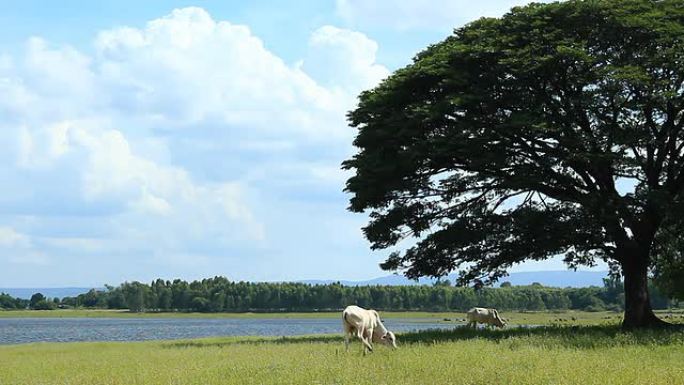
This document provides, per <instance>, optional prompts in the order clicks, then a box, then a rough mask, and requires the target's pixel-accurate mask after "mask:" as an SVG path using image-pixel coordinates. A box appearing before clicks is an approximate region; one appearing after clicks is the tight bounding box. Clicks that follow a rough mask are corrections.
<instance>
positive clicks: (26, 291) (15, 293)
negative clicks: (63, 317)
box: [0, 287, 91, 299]
mask: <svg viewBox="0 0 684 385" xmlns="http://www.w3.org/2000/svg"><path fill="white" fill-rule="evenodd" d="M90 289H91V288H89V287H52V288H0V293H7V294H9V295H11V296H12V297H15V298H24V299H30V298H31V296H32V295H33V294H35V293H41V294H42V295H44V296H46V297H47V298H54V297H58V298H60V299H61V298H64V297H75V296H77V295H79V294H83V293H87V292H88V290H90Z"/></svg>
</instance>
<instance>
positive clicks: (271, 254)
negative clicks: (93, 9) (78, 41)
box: [0, 8, 388, 283]
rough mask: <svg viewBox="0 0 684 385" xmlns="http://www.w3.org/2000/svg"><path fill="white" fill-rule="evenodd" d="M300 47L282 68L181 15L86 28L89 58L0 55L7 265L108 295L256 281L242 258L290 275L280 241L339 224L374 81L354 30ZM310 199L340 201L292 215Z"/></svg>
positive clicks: (37, 50)
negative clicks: (153, 283)
mask: <svg viewBox="0 0 684 385" xmlns="http://www.w3.org/2000/svg"><path fill="white" fill-rule="evenodd" d="M306 43H307V42H302V44H303V45H305V44H306ZM308 44H309V45H308V53H307V54H306V56H305V57H304V58H303V63H299V64H292V65H288V64H287V63H285V62H284V61H283V60H282V59H281V58H280V57H278V56H277V55H275V54H273V53H272V52H270V51H269V50H268V49H266V48H265V46H264V44H263V42H262V41H261V40H260V39H259V38H258V37H256V36H255V35H254V34H252V32H251V31H250V29H249V28H247V27H246V26H241V25H235V24H232V23H229V22H227V21H216V20H214V19H213V18H212V17H211V16H210V15H209V14H208V13H207V12H206V11H204V10H202V9H200V8H185V9H179V10H175V11H173V12H172V13H171V14H169V15H167V16H165V17H162V18H160V19H156V20H152V21H150V22H149V23H147V24H146V25H145V26H144V28H132V27H122V28H116V29H112V30H106V31H102V32H100V33H99V34H98V35H97V37H96V38H95V42H94V46H95V50H94V51H95V53H94V54H88V53H85V52H82V51H79V50H77V49H75V48H73V47H70V46H54V45H53V44H51V43H50V42H49V41H47V40H45V39H44V38H32V39H30V40H29V41H28V42H27V44H26V49H25V52H24V54H23V55H19V56H17V57H10V56H8V55H0V116H1V117H2V119H0V142H1V143H3V147H4V148H3V151H1V152H0V161H1V162H2V163H1V164H2V166H0V180H2V181H3V182H4V184H6V185H7V186H8V187H7V188H6V191H5V193H4V194H3V195H2V196H0V244H2V246H4V247H6V248H10V249H11V251H12V253H11V257H7V258H6V261H7V262H9V263H11V264H16V265H17V266H19V265H23V264H34V265H48V264H49V265H50V267H51V269H57V270H52V271H50V272H47V271H46V275H47V274H50V276H53V275H55V274H57V275H59V274H60V271H61V270H59V269H62V268H63V267H64V269H63V271H61V274H63V275H64V274H66V275H68V274H72V273H73V272H72V271H70V270H69V269H67V268H66V266H75V268H74V269H75V271H78V269H80V268H81V267H83V266H88V265H89V264H90V263H91V262H92V263H93V266H101V267H102V268H96V269H95V270H96V272H94V274H95V276H97V277H98V278H90V279H91V281H90V282H93V281H92V280H93V279H95V282H102V281H108V282H111V283H116V282H117V281H116V280H115V279H118V278H111V277H125V279H136V278H139V277H138V276H132V275H130V274H133V273H137V272H138V271H140V275H141V276H142V277H140V278H145V279H146V278H152V277H155V276H158V275H161V274H163V273H166V274H168V275H172V276H173V275H175V276H187V275H193V274H200V272H201V274H205V275H207V274H222V273H225V272H222V271H221V270H220V269H226V268H229V269H242V270H241V271H236V272H235V274H241V275H242V276H245V277H249V278H252V279H258V275H256V276H255V275H250V274H254V273H253V272H251V271H250V270H249V266H250V264H249V263H244V262H245V260H243V259H240V256H242V255H248V256H251V257H248V258H254V259H257V258H259V261H256V260H255V261H252V262H254V263H256V264H258V265H259V266H261V268H262V269H267V268H268V266H269V265H272V266H286V265H288V264H289V263H290V262H289V261H290V257H291V256H292V255H293V254H297V253H298V251H295V250H284V249H283V247H285V246H283V244H284V243H283V242H282V240H283V239H288V237H289V236H288V234H289V233H290V232H291V231H293V229H295V228H296V231H297V233H296V234H297V235H298V236H301V235H302V234H306V233H307V232H308V231H309V230H307V229H309V228H310V229H311V232H314V230H315V227H316V226H318V224H319V223H321V221H323V220H325V221H326V223H327V222H330V221H332V219H331V218H332V217H337V216H341V215H345V214H344V207H345V206H346V202H345V201H346V198H343V199H342V200H340V190H341V189H342V185H341V183H342V179H343V176H342V173H341V172H340V171H339V164H340V162H341V161H342V160H343V159H344V158H346V157H347V156H349V155H350V151H352V150H351V144H350V143H351V138H352V136H353V130H351V129H349V128H348V127H347V126H346V122H345V113H346V111H347V110H349V109H350V108H352V107H353V104H354V100H355V96H356V94H357V93H358V92H359V91H361V90H362V89H365V88H368V87H372V86H373V85H374V84H376V83H377V82H378V81H379V80H380V79H381V78H383V77H384V76H386V75H387V74H388V71H387V69H385V68H384V67H382V66H381V65H378V64H377V63H376V62H375V55H376V51H377V44H376V43H375V42H373V41H372V40H370V39H368V38H367V37H366V36H364V35H363V34H360V33H357V32H352V31H348V30H344V29H339V28H336V27H332V26H325V27H322V28H320V29H318V30H316V31H315V32H314V33H313V34H312V36H311V39H310V41H309V43H308ZM321 67H325V68H329V69H330V71H328V72H318V73H315V71H314V68H321ZM309 72H310V73H309ZM309 199H316V200H321V199H323V200H336V201H337V202H339V203H336V204H335V205H334V206H333V205H327V206H326V210H327V211H326V212H321V211H319V212H318V215H320V216H322V217H325V216H327V218H323V219H322V218H313V217H310V216H309V217H300V214H299V212H298V210H300V209H301V207H300V206H297V205H299V204H300V203H301V202H306V201H307V200H309ZM288 200H293V201H296V202H298V203H297V205H288V204H287V203H288ZM26 218H31V220H30V221H27V220H26ZM13 223H21V224H22V227H21V229H22V233H19V232H16V231H14V230H13V227H11V224H13ZM288 223H289V225H288ZM5 225H8V226H5ZM316 231H318V230H316ZM319 238H320V237H319ZM316 242H318V243H321V242H322V243H324V242H325V241H324V240H323V239H322V238H321V239H317V241H316ZM353 242H354V243H355V244H361V245H363V248H364V249H365V244H363V241H362V240H361V239H354V240H353ZM295 243H296V242H295ZM292 244H293V243H292V241H289V240H288V245H289V246H291V245H292ZM311 247H312V248H315V247H314V246H313V245H312V246H311ZM322 247H323V248H325V246H322ZM312 250H313V249H312ZM312 252H313V251H312ZM314 254H316V253H314ZM8 255H9V254H8ZM236 258H237V259H236ZM274 258H279V260H277V261H276V260H275V259H274ZM165 261H166V262H167V263H166V264H165ZM197 261H203V263H202V264H201V265H202V266H201V270H197V271H194V272H193V271H190V270H188V267H189V266H193V263H194V262H197ZM322 263H324V262H322ZM371 263H372V262H371ZM105 266H106V268H105ZM179 266H182V268H178V267H179ZM138 268H139V269H138ZM292 268H293V269H296V266H293V267H292ZM17 269H18V267H17ZM198 269H200V267H198ZM212 269H214V270H212ZM4 271H5V273H2V272H0V280H3V281H5V280H6V279H9V278H10V277H9V276H8V273H7V269H6V270H4ZM17 271H18V270H17ZM27 271H28V270H27ZM261 273H262V274H264V276H265V275H267V274H270V275H269V277H271V278H272V277H273V274H276V275H277V274H281V273H282V271H280V270H278V271H275V272H274V271H269V272H265V271H262V272H261ZM287 274H289V275H295V273H294V271H290V272H287ZM229 275H230V274H229ZM108 277H109V278H108ZM5 282H7V281H5Z"/></svg>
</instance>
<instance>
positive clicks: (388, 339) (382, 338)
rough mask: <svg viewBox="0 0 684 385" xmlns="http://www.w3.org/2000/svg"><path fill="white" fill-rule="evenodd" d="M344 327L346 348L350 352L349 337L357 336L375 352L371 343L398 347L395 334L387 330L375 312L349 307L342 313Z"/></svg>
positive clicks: (353, 306) (366, 347) (366, 346)
mask: <svg viewBox="0 0 684 385" xmlns="http://www.w3.org/2000/svg"><path fill="white" fill-rule="evenodd" d="M342 325H343V327H344V347H345V349H347V350H349V337H350V336H351V335H355V336H356V337H358V339H359V340H361V343H363V345H364V346H365V348H364V351H365V350H366V349H368V350H369V351H371V352H372V351H373V345H372V344H371V342H380V343H382V344H385V345H389V346H392V347H394V348H396V347H397V338H396V337H395V336H394V333H392V332H391V331H389V330H387V329H386V328H385V325H383V324H382V321H381V320H380V315H379V314H378V312H377V311H375V310H372V309H370V310H367V309H364V308H361V307H358V306H355V305H352V306H347V307H346V308H345V309H344V311H343V312H342Z"/></svg>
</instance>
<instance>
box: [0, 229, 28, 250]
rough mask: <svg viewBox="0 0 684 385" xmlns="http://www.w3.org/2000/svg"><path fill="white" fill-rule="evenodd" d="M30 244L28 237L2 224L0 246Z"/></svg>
mask: <svg viewBox="0 0 684 385" xmlns="http://www.w3.org/2000/svg"><path fill="white" fill-rule="evenodd" d="M26 244H28V237H27V236H26V235H24V234H21V233H18V232H17V231H16V230H14V229H13V228H11V227H8V226H0V246H3V247H8V246H16V245H26Z"/></svg>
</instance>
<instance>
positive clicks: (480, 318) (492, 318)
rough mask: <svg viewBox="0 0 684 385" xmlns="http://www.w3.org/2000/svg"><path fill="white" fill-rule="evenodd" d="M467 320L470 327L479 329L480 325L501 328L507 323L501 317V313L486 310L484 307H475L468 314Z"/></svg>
mask: <svg viewBox="0 0 684 385" xmlns="http://www.w3.org/2000/svg"><path fill="white" fill-rule="evenodd" d="M466 320H467V321H468V326H472V327H473V328H475V327H477V324H478V323H481V324H486V325H494V326H498V327H500V328H502V327H504V326H506V323H505V322H504V321H503V320H502V319H501V317H499V312H498V311H496V309H486V308H483V307H474V308H472V309H470V310H468V312H467V313H466Z"/></svg>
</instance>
